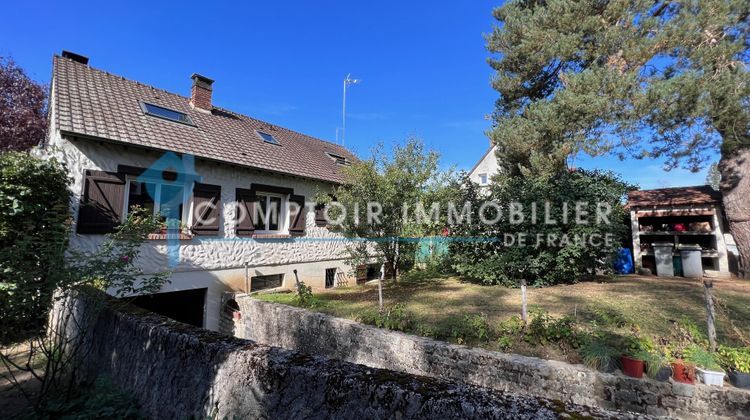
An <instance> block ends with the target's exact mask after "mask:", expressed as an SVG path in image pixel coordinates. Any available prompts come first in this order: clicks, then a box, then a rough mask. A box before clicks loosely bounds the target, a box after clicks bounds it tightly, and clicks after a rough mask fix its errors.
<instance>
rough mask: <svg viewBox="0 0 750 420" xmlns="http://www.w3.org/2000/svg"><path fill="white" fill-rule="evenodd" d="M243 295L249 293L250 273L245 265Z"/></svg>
mask: <svg viewBox="0 0 750 420" xmlns="http://www.w3.org/2000/svg"><path fill="white" fill-rule="evenodd" d="M245 293H250V272H249V271H248V269H247V263H245Z"/></svg>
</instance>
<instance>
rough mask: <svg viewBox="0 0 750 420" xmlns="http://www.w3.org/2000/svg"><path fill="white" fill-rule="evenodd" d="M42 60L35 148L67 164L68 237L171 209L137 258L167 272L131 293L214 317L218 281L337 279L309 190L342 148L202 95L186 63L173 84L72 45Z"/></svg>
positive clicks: (191, 316)
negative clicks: (109, 67) (101, 61)
mask: <svg viewBox="0 0 750 420" xmlns="http://www.w3.org/2000/svg"><path fill="white" fill-rule="evenodd" d="M53 60H54V62H53V77H52V85H51V96H50V118H51V120H50V132H49V136H48V139H47V141H46V143H45V144H44V145H43V146H42V149H43V151H44V152H45V153H46V154H48V155H51V156H56V157H58V159H60V160H62V161H63V162H64V163H66V164H67V166H68V169H69V170H70V173H71V176H72V183H71V185H70V188H71V190H72V192H73V193H74V199H73V202H72V203H71V208H72V211H73V215H74V220H75V221H74V223H75V226H74V234H73V235H72V237H71V240H70V246H71V247H74V248H76V249H79V250H83V251H87V250H93V249H95V248H96V247H97V245H99V244H100V243H101V242H102V240H103V239H104V235H105V234H107V233H109V232H112V231H113V230H114V229H115V227H116V226H117V225H118V224H119V223H120V222H121V221H122V220H124V218H125V217H126V216H127V213H128V211H129V210H130V209H131V208H132V207H131V206H133V205H139V206H140V207H142V208H145V209H147V211H151V212H153V213H154V215H161V216H160V217H164V216H167V217H169V218H174V220H178V221H179V234H177V233H174V234H170V233H154V234H153V235H151V237H150V238H149V239H150V240H149V241H148V243H147V244H146V246H145V247H144V248H145V249H144V251H143V252H142V256H141V258H140V260H141V261H140V264H141V265H142V267H143V269H144V270H145V271H146V272H147V273H153V272H163V271H166V270H169V271H171V273H172V274H171V277H170V283H169V284H167V285H165V286H164V287H163V289H162V290H161V293H159V294H157V295H154V296H153V297H142V298H136V303H138V304H140V305H142V306H145V307H148V308H149V309H152V310H154V311H155V312H160V313H162V314H165V315H168V316H171V317H173V318H175V319H178V320H180V321H184V322H188V323H192V324H195V325H198V326H202V327H205V328H208V329H214V330H215V329H218V328H219V322H220V313H221V312H222V311H223V308H222V305H223V302H222V299H223V296H224V295H225V293H226V292H255V291H258V290H267V289H274V288H291V287H293V286H294V285H295V282H296V280H297V279H299V280H300V281H304V282H305V283H306V284H307V285H310V286H312V287H314V288H324V287H334V286H335V285H337V284H341V283H345V282H347V281H349V277H350V274H349V272H350V271H352V270H351V268H350V267H348V266H347V265H346V261H345V255H346V248H345V247H346V241H345V240H344V238H343V237H341V236H340V235H339V234H336V233H333V232H331V231H329V230H328V229H327V228H326V226H325V224H326V223H325V220H323V218H322V217H321V214H320V213H321V212H320V207H317V210H316V207H315V203H314V202H312V201H313V198H314V197H315V196H316V194H317V193H326V192H330V191H331V190H332V188H334V186H336V185H339V184H341V183H342V182H343V181H344V171H343V169H344V168H345V167H346V166H347V165H349V164H350V163H351V162H352V161H353V160H354V159H356V158H355V156H353V155H352V154H351V153H350V152H349V151H348V150H347V149H345V148H343V147H341V146H339V145H336V144H333V143H329V142H326V141H323V140H319V139H316V138H313V137H310V136H307V135H304V134H301V133H298V132H295V131H292V130H289V129H286V128H283V127H279V126H276V125H273V124H269V123H266V122H263V121H260V120H256V119H254V118H250V117H247V116H244V115H241V114H238V113H235V112H232V111H229V110H226V109H223V108H220V107H218V106H215V105H214V104H213V102H212V91H213V81H212V80H210V79H208V78H207V77H204V76H201V75H198V74H194V75H193V76H192V82H191V90H190V96H181V95H177V94H174V93H170V92H167V91H164V90H161V89H158V88H155V87H152V86H148V85H145V84H142V83H139V82H136V81H132V80H127V79H125V78H123V77H121V76H117V75H114V74H110V73H107V72H105V71H102V70H97V69H95V68H93V67H91V66H89V65H88V58H86V57H83V56H80V55H77V54H74V53H70V52H63V54H62V55H61V56H55V57H54V59H53ZM185 79H186V80H185V81H186V87H187V82H188V80H187V77H186V78H185ZM186 91H187V89H186ZM176 230H177V228H175V231H176Z"/></svg>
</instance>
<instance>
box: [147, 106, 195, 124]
mask: <svg viewBox="0 0 750 420" xmlns="http://www.w3.org/2000/svg"><path fill="white" fill-rule="evenodd" d="M141 108H143V112H144V113H145V114H146V115H150V116H152V117H157V118H163V119H165V120H170V121H174V122H178V123H183V124H188V125H194V124H193V120H191V119H190V116H188V114H186V113H184V112H180V111H175V110H173V109H169V108H164V107H161V106H158V105H154V104H150V103H147V102H141Z"/></svg>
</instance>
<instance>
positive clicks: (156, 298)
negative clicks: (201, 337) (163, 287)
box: [131, 289, 208, 328]
mask: <svg viewBox="0 0 750 420" xmlns="http://www.w3.org/2000/svg"><path fill="white" fill-rule="evenodd" d="M207 290H208V289H192V290H183V291H179V292H166V293H156V294H154V295H143V296H136V297H135V298H134V299H133V300H131V303H133V304H134V305H135V306H138V307H139V308H143V309H146V310H148V311H151V312H154V313H157V314H159V315H164V316H166V317H167V318H172V319H174V320H175V321H179V322H183V323H185V324H190V325H195V326H196V327H201V328H203V312H204V310H203V309H204V306H205V304H206V292H207Z"/></svg>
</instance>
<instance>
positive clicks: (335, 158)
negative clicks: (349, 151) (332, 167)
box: [326, 152, 351, 166]
mask: <svg viewBox="0 0 750 420" xmlns="http://www.w3.org/2000/svg"><path fill="white" fill-rule="evenodd" d="M326 154H327V155H328V157H330V158H331V159H333V161H334V162H336V163H338V164H339V165H344V166H349V165H351V162H349V159H347V158H345V157H344V156H340V155H336V154H333V153H328V152H326Z"/></svg>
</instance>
